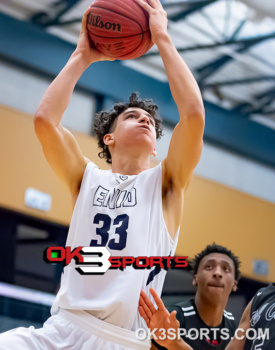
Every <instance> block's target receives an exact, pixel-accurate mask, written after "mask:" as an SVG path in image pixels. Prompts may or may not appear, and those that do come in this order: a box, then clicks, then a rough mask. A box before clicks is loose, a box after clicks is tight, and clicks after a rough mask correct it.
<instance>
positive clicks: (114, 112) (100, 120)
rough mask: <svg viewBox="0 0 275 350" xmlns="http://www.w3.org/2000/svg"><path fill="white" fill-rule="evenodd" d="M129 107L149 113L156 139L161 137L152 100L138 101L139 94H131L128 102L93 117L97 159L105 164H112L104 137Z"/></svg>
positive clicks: (160, 129)
mask: <svg viewBox="0 0 275 350" xmlns="http://www.w3.org/2000/svg"><path fill="white" fill-rule="evenodd" d="M131 107H137V108H142V109H144V110H145V111H146V112H148V113H150V115H151V116H152V117H153V118H154V120H155V129H156V138H157V139H159V138H160V137H161V136H162V135H163V134H162V130H163V127H162V120H161V118H160V115H159V113H158V106H157V105H155V104H154V103H153V100H151V99H140V98H139V93H138V92H137V93H135V92H133V93H132V94H131V96H130V97H129V102H125V103H121V102H119V103H116V104H115V105H114V107H113V108H112V109H111V110H110V111H108V112H106V111H101V112H99V113H97V114H96V115H95V121H94V133H95V135H96V138H97V141H98V142H97V144H98V147H99V148H100V149H101V151H100V152H99V153H98V156H99V158H106V162H107V163H109V164H111V163H112V157H111V153H110V151H109V147H108V146H107V145H105V143H104V140H103V139H104V136H105V135H106V134H109V133H110V132H111V128H112V126H113V125H114V122H115V120H116V118H117V117H118V116H119V115H120V114H121V113H123V112H124V111H125V110H126V109H128V108H131Z"/></svg>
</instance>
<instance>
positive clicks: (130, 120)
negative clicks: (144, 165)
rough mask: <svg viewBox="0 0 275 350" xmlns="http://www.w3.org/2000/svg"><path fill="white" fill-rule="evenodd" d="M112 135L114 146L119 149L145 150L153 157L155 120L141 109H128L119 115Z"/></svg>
mask: <svg viewBox="0 0 275 350" xmlns="http://www.w3.org/2000/svg"><path fill="white" fill-rule="evenodd" d="M112 134H113V136H114V141H115V144H116V146H119V147H120V148H121V149H123V148H124V150H125V148H126V147H127V149H129V148H133V149H137V150H141V149H143V150H144V149H145V150H146V151H148V152H149V153H150V154H153V155H155V154H154V153H155V144H156V130H155V120H154V118H153V117H152V116H151V115H150V114H149V113H148V112H146V111H145V110H144V109H142V108H128V109H126V110H125V111H124V112H123V113H121V114H120V115H119V116H118V118H117V120H116V124H115V128H114V130H113V132H112Z"/></svg>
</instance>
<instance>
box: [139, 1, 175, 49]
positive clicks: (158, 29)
mask: <svg viewBox="0 0 275 350" xmlns="http://www.w3.org/2000/svg"><path fill="white" fill-rule="evenodd" d="M135 1H136V2H137V4H138V5H139V6H140V7H142V8H143V9H144V10H145V11H147V12H148V14H149V25H150V31H151V37H152V42H153V43H154V44H156V45H157V43H158V40H160V39H161V38H162V36H163V34H165V35H167V34H168V32H167V24H168V20H167V14H166V12H165V11H164V9H163V7H162V4H161V2H160V0H147V1H146V0H135Z"/></svg>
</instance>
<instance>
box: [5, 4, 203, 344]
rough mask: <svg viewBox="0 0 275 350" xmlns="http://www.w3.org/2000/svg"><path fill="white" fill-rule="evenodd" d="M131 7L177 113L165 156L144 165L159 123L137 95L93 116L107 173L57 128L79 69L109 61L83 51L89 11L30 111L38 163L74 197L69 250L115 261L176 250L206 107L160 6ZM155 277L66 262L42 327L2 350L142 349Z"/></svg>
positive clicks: (17, 333) (159, 277)
mask: <svg viewBox="0 0 275 350" xmlns="http://www.w3.org/2000/svg"><path fill="white" fill-rule="evenodd" d="M136 1H137V3H138V4H139V5H140V6H141V7H142V8H143V9H144V10H145V11H148V13H149V18H150V20H149V22H150V30H151V35H152V40H153V42H154V43H155V44H156V45H157V47H158V50H159V53H160V56H161V57H162V60H163V63H164V67H165V70H166V73H167V77H168V80H169V84H170V88H171V92H172V95H173V98H174V100H175V102H176V104H177V107H178V111H179V114H180V121H179V123H178V125H177V126H176V127H175V130H174V132H173V136H172V139H171V144H170V147H169V151H168V155H167V157H166V159H165V160H164V161H163V162H162V163H161V164H159V165H158V166H157V167H155V168H153V169H150V158H151V156H152V155H156V151H155V142H156V136H159V134H160V133H161V130H160V126H159V118H158V114H157V111H156V106H154V105H153V103H152V101H150V100H139V99H138V98H137V96H136V95H132V97H131V99H130V101H129V103H125V104H118V105H115V106H114V109H113V110H112V111H111V112H110V113H106V112H102V113H100V114H99V115H98V116H97V120H96V128H95V129H96V133H97V135H98V138H99V145H100V146H102V148H103V150H102V155H103V156H104V157H106V159H107V161H108V162H111V164H112V170H111V171H102V170H100V169H99V168H98V167H97V166H96V165H95V164H94V163H93V162H91V161H90V160H89V159H87V158H86V157H85V156H84V155H83V154H82V152H81V150H80V148H79V146H78V144H77V142H76V140H75V138H74V137H73V136H72V134H71V133H70V132H69V131H68V130H66V129H65V128H64V127H63V126H62V125H61V119H62V115H63V113H64V111H65V109H66V108H67V106H68V104H69V101H70V97H71V94H72V92H73V89H74V87H75V85H76V83H77V81H78V79H79V78H80V76H81V75H82V73H83V72H84V71H85V70H86V69H87V68H88V67H89V66H90V65H91V64H92V63H94V62H97V61H100V60H107V59H108V58H106V57H104V56H102V55H101V54H99V53H98V52H97V51H95V50H93V49H91V48H90V46H89V39H88V34H87V30H86V16H87V12H86V14H85V16H84V18H83V23H82V30H81V33H80V37H79V40H78V44H77V48H76V50H75V51H74V53H73V54H72V56H71V57H70V59H69V61H68V63H67V64H66V65H65V67H64V68H63V70H62V71H61V72H60V73H59V75H58V76H57V77H56V79H55V80H54V81H53V82H52V84H51V85H50V86H49V88H48V89H47V91H46V93H45V95H44V97H43V99H42V101H41V103H40V106H39V108H38V110H37V112H36V115H35V119H34V122H35V131H36V134H37V136H38V138H39V140H40V142H41V145H42V147H43V151H44V154H45V157H46V159H47V160H48V162H49V164H50V165H51V167H52V168H53V170H54V171H55V172H56V174H57V175H58V176H59V177H60V178H61V180H62V181H63V182H64V183H65V184H66V185H67V187H68V189H69V191H70V193H71V195H72V198H73V202H74V213H73V216H72V221H71V225H70V229H69V234H68V239H67V243H66V244H67V246H70V247H72V249H73V248H75V247H78V246H95V247H98V246H106V247H107V248H108V249H109V250H110V252H111V254H114V255H123V256H167V255H169V254H173V253H174V251H175V247H176V243H177V238H178V231H179V225H180V222H181V217H182V209H183V201H184V192H185V190H186V188H187V186H188V183H189V181H190V178H191V175H192V172H193V170H194V168H195V166H196V164H197V163H198V161H199V159H200V156H201V151H202V142H203V141H202V139H203V130H204V108H203V102H202V97H201V94H200V91H199V88H198V86H197V84H196V81H195V79H194V78H193V76H192V74H191V72H190V71H189V69H188V67H187V66H186V64H185V63H184V61H183V60H182V58H181V57H180V55H179V54H178V52H177V50H176V48H175V47H174V45H173V44H172V41H171V39H170V37H169V35H168V32H167V17H166V13H165V11H164V10H163V8H162V5H161V3H160V1H159V0H149V3H147V2H145V1H144V0H136ZM91 69H93V67H92V68H91ZM109 79H112V77H109ZM121 84H123V81H122V82H121ZM79 113H81V111H79ZM76 117H77V116H76ZM163 280H164V272H163V271H162V272H160V273H158V274H157V273H155V270H152V271H149V270H134V269H132V268H131V267H129V268H126V269H125V270H124V271H120V270H108V271H107V272H106V273H105V274H104V275H100V276H83V275H81V274H79V273H78V272H77V271H76V270H75V266H74V264H73V263H71V264H69V265H68V266H67V267H65V268H64V274H63V276H62V280H61V288H60V290H59V292H58V295H57V298H56V300H55V302H54V305H53V307H52V315H53V316H52V317H50V318H49V320H48V321H47V322H46V323H45V324H44V326H43V328H42V329H39V330H35V329H34V328H33V327H31V328H29V329H25V328H19V329H16V330H14V331H9V332H7V333H5V334H4V335H2V336H0V344H1V346H0V349H9V346H10V344H11V343H12V344H13V348H14V349H19V350H20V349H26V348H28V349H40V348H47V349H63V348H64V349H65V348H66V349H77V350H79V349H104V350H108V349H121V350H125V349H146V348H149V347H150V344H149V342H147V343H144V342H140V341H139V340H137V338H136V335H135V333H134V332H133V331H135V330H136V329H137V327H139V326H140V325H141V323H142V319H141V318H140V317H139V313H138V300H139V294H140V291H141V289H144V290H147V289H148V288H149V287H150V286H153V287H154V288H155V289H156V290H157V292H158V293H160V292H161V289H162V285H163Z"/></svg>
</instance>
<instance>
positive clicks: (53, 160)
mask: <svg viewBox="0 0 275 350" xmlns="http://www.w3.org/2000/svg"><path fill="white" fill-rule="evenodd" d="M34 126H35V132H36V135H37V137H38V139H39V141H40V143H41V145H42V148H43V152H44V155H45V157H46V159H47V161H48V163H49V164H50V166H51V167H52V169H53V170H54V172H55V173H56V174H57V176H58V177H59V178H60V179H61V180H62V181H63V182H64V183H65V184H66V185H67V187H68V188H69V190H70V191H71V193H72V195H73V196H75V194H76V192H77V191H78V190H79V187H80V184H81V181H82V177H83V174H84V170H85V167H86V165H87V163H88V159H87V158H85V157H84V156H83V154H82V152H81V150H80V148H79V145H78V143H77V141H76V139H75V137H74V136H73V135H72V134H71V132H70V131H69V130H67V129H66V128H64V127H63V126H62V125H61V124H58V125H53V124H52V123H51V122H50V121H49V120H47V119H46V118H43V117H41V116H39V115H36V116H35V118H34Z"/></svg>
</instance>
